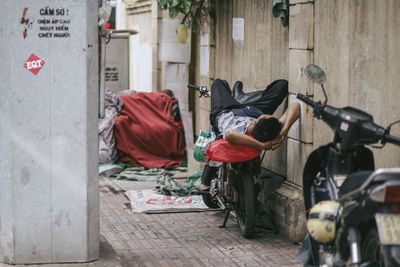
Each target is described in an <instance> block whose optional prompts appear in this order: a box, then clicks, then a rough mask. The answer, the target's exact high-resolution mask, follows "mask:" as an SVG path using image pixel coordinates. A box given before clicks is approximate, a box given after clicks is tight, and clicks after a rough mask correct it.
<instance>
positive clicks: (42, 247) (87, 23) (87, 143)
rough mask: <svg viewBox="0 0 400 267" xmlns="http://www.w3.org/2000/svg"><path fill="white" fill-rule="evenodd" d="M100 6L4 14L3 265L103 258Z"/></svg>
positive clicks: (39, 4) (32, 7)
mask: <svg viewBox="0 0 400 267" xmlns="http://www.w3.org/2000/svg"><path fill="white" fill-rule="evenodd" d="M97 10H98V1H97V0H87V1H73V0H52V1H49V0H38V1H29V0H3V1H1V6H0V17H1V18H2V19H1V21H0V39H1V42H0V62H1V64H0V80H1V83H0V114H1V115H0V151H1V159H0V184H1V186H0V262H5V263H10V264H24V263H57V262H86V261H91V260H95V259H97V258H98V256H99V255H98V254H99V200H98V179H97V171H98V169H97V159H98V153H97V116H98V44H97V38H98V37H97V20H98V17H97V16H98V12H97Z"/></svg>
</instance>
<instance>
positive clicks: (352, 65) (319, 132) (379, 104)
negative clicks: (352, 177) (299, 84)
mask: <svg viewBox="0 0 400 267" xmlns="http://www.w3.org/2000/svg"><path fill="white" fill-rule="evenodd" d="M399 27H400V1H397V0H384V1H374V0H357V1H346V0H336V1H316V2H315V63H316V64H317V65H320V66H321V67H322V68H324V69H325V71H326V73H327V77H328V80H327V84H326V88H327V93H328V97H329V104H330V105H333V106H346V105H351V106H354V107H356V108H359V109H362V110H365V111H367V112H368V113H370V114H372V115H373V116H374V120H375V122H376V123H378V124H380V125H382V126H387V125H388V124H389V123H391V122H393V121H395V120H399V119H400V105H399V100H400V79H399V77H400V76H399V75H400V50H399V43H400V31H399ZM314 92H315V99H322V97H323V96H322V92H321V90H320V89H319V88H317V87H315V89H314ZM392 134H393V135H397V136H400V125H396V126H393V129H392ZM331 139H332V133H331V131H330V129H328V127H327V126H325V125H323V124H322V123H321V122H315V126H314V146H317V145H320V144H323V143H326V142H328V141H329V140H331ZM374 155H375V162H376V167H377V168H379V167H394V166H399V165H400V149H399V148H398V147H395V146H393V145H390V144H388V145H386V147H385V148H384V149H382V150H377V149H374Z"/></svg>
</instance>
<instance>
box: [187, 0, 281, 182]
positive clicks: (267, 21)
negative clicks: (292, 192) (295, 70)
mask: <svg viewBox="0 0 400 267" xmlns="http://www.w3.org/2000/svg"><path fill="white" fill-rule="evenodd" d="M212 5H213V6H212V8H213V9H214V10H215V12H216V14H217V15H216V21H215V36H214V34H213V33H214V31H213V30H214V29H212V30H211V31H210V29H209V31H208V32H207V30H206V31H205V32H202V33H201V34H200V35H201V36H199V40H198V41H197V42H198V43H199V45H198V46H197V50H195V51H197V58H198V61H199V62H198V63H197V64H198V65H197V66H196V70H197V71H196V72H198V73H200V74H196V75H197V76H196V77H197V78H196V80H198V81H199V82H203V83H209V84H211V81H212V80H213V79H214V78H215V79H216V78H220V79H225V80H227V81H228V82H229V84H230V85H231V86H233V84H234V83H235V81H237V80H241V81H242V82H243V85H244V86H243V87H244V91H247V92H250V91H254V90H263V89H264V88H265V87H266V86H267V85H268V84H269V83H271V82H272V81H274V80H276V79H288V67H287V66H288V28H287V27H286V28H284V27H283V26H282V24H281V21H280V20H279V19H276V18H274V17H273V16H272V0H263V1H244V0H235V1H230V0H229V1H228V0H224V1H222V0H220V1H212ZM233 18H242V19H244V35H243V39H241V38H240V36H239V38H238V37H237V36H236V37H233V32H232V31H233V25H232V21H233ZM207 51H208V53H207ZM206 54H208V55H209V57H210V59H207V58H205V57H204V56H205V55H206ZM202 60H203V62H201V61H202ZM204 60H206V61H207V60H208V62H209V65H208V66H207V65H204ZM206 70H207V71H206ZM283 105H284V104H283ZM283 105H282V106H283ZM196 106H197V107H198V109H197V110H196V130H195V133H198V132H199V130H200V129H206V128H208V127H209V122H208V119H209V117H208V115H209V111H210V101H209V100H204V99H202V100H196ZM282 106H281V107H280V108H279V109H278V111H277V112H276V113H275V115H277V116H280V115H281V114H282V109H283V107H282ZM263 166H264V167H267V168H269V169H271V170H272V171H275V172H277V173H279V174H282V175H286V145H284V146H282V147H281V148H280V149H278V150H276V151H275V152H274V153H268V155H267V156H266V157H265V160H264V163H263Z"/></svg>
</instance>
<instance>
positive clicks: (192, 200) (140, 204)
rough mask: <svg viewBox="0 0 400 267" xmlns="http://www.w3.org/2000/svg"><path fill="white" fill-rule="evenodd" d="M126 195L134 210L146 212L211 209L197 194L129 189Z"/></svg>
mask: <svg viewBox="0 0 400 267" xmlns="http://www.w3.org/2000/svg"><path fill="white" fill-rule="evenodd" d="M125 196H126V197H127V198H128V199H129V200H130V202H131V208H132V211H134V212H144V213H169V212H170V213H172V212H192V211H196V212H197V211H210V210H211V209H209V208H208V207H207V206H206V205H205V204H204V202H203V199H202V197H201V196H199V195H195V196H184V197H175V196H165V195H161V194H158V193H156V192H154V191H153V190H151V189H147V190H129V191H126V192H125Z"/></svg>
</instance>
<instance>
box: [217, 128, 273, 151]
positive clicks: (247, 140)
mask: <svg viewBox="0 0 400 267" xmlns="http://www.w3.org/2000/svg"><path fill="white" fill-rule="evenodd" d="M225 140H228V141H229V142H232V143H234V144H238V145H246V146H251V147H254V148H257V149H260V150H270V149H271V148H272V145H273V140H272V141H267V142H264V143H263V142H260V141H257V140H256V139H254V138H251V137H250V136H248V135H246V134H242V133H238V132H235V131H229V132H227V133H226V134H225Z"/></svg>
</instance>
